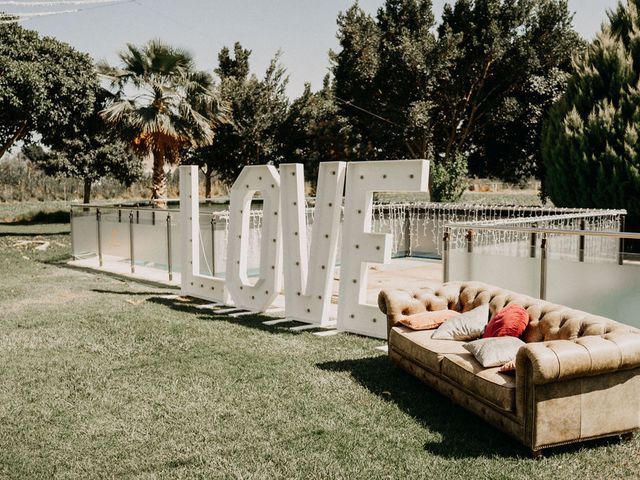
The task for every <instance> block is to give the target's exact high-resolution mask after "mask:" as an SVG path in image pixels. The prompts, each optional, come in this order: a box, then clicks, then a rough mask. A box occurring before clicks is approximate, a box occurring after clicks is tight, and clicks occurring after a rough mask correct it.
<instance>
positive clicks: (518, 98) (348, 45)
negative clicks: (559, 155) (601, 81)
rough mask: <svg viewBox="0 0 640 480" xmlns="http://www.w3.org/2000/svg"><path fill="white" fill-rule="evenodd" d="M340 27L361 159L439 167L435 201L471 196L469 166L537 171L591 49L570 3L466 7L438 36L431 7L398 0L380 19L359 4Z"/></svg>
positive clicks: (516, 1)
mask: <svg viewBox="0 0 640 480" xmlns="http://www.w3.org/2000/svg"><path fill="white" fill-rule="evenodd" d="M338 24H339V34H338V38H339V41H340V47H341V50H340V51H339V52H338V53H334V54H333V55H332V58H333V73H334V76H335V82H336V88H335V90H336V94H335V96H336V99H337V100H338V102H339V104H340V113H341V115H343V116H344V117H345V118H346V119H347V121H348V122H349V124H350V125H351V127H352V132H353V134H352V137H351V139H350V144H351V145H352V146H353V148H352V150H353V153H354V156H355V157H356V158H362V159H365V158H407V157H412V158H429V159H431V160H433V162H432V176H431V183H432V185H431V194H432V198H434V200H456V199H457V198H459V197H460V195H462V193H463V191H464V178H465V176H466V173H467V161H468V160H469V159H470V160H471V161H472V164H473V165H474V166H475V165H477V164H478V165H482V162H484V170H492V171H501V168H500V167H498V168H494V167H493V165H494V164H496V163H499V162H502V163H504V162H506V161H508V162H511V164H512V165H513V164H515V165H519V164H520V162H522V161H523V158H524V159H525V160H526V161H528V162H529V163H531V161H532V158H534V153H532V152H535V151H537V146H538V142H539V130H540V127H539V123H540V122H539V121H540V118H541V117H542V115H543V114H544V112H545V111H546V108H548V106H549V104H550V103H551V101H552V100H553V98H555V97H556V96H557V95H558V92H559V90H561V89H562V86H563V81H564V80H566V76H563V75H562V73H561V72H563V71H564V70H563V68H564V69H568V68H569V58H570V54H571V52H572V51H573V50H575V48H577V46H579V45H580V41H579V37H578V36H577V34H576V33H575V32H574V31H573V30H572V29H571V16H570V14H569V12H568V8H567V3H566V0H511V1H505V0H456V2H455V3H454V5H453V6H446V7H445V10H444V13H443V18H442V22H441V23H440V24H439V25H438V26H437V29H436V25H435V21H434V18H433V15H432V13H431V1H430V0H387V1H386V2H385V4H384V6H383V7H382V8H380V10H379V11H378V13H377V16H376V18H375V19H374V18H372V17H370V16H369V15H366V14H365V13H364V12H363V11H362V10H361V9H360V7H359V6H358V5H357V4H356V5H354V6H353V7H351V8H350V9H349V10H348V11H347V12H346V13H345V14H342V15H340V17H339V18H338ZM434 30H437V35H436V34H434V33H433V32H434ZM524 118H527V119H530V121H529V123H528V124H526V125H525V126H521V125H520V124H519V122H521V121H522V120H523V119H524ZM496 131H501V132H502V133H503V134H504V135H505V139H508V140H505V141H504V142H502V143H497V142H496V141H495V140H494V139H495V135H496ZM497 145H499V146H500V147H501V148H500V150H498V155H496V156H493V152H492V151H490V150H489V149H490V148H491V147H495V146H497ZM484 159H487V160H484ZM488 165H491V169H490V168H487V166H488ZM534 168H535V167H534ZM531 169H532V168H530V167H527V168H520V170H519V171H522V172H528V171H530V170H531ZM511 170H512V169H511V168H509V167H504V168H502V173H503V174H504V173H506V172H510V171H511ZM516 176H517V175H516Z"/></svg>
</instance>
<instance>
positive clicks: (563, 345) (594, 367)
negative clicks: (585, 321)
mask: <svg viewBox="0 0 640 480" xmlns="http://www.w3.org/2000/svg"><path fill="white" fill-rule="evenodd" d="M527 360H528V361H529V362H530V364H531V378H532V381H533V383H534V384H537V385H540V384H545V383H549V382H554V381H557V380H563V379H569V378H576V377H584V376H591V375H599V374H602V373H608V372H614V371H617V370H627V369H631V368H635V367H639V366H640V335H639V334H635V333H627V334H622V333H611V334H605V335H589V336H584V337H580V338H577V339H576V340H552V341H548V342H534V343H528V344H526V345H525V346H523V347H522V348H520V350H519V351H518V356H517V358H516V368H517V370H518V372H523V371H524V370H523V369H524V368H525V367H524V365H525V363H526V361H527Z"/></svg>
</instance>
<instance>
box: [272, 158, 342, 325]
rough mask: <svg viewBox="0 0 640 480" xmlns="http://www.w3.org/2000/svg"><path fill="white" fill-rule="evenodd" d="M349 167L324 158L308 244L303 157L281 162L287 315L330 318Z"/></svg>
mask: <svg viewBox="0 0 640 480" xmlns="http://www.w3.org/2000/svg"><path fill="white" fill-rule="evenodd" d="M345 170H346V163H345V162H325V163H321V164H320V170H319V175H318V186H317V189H316V204H315V210H314V220H313V230H312V234H311V245H310V247H309V246H308V244H307V221H306V215H305V198H304V168H303V166H302V164H300V163H289V164H281V165H280V182H281V205H282V206H281V215H282V235H283V237H282V240H283V250H284V256H283V259H284V262H283V266H284V291H285V314H286V316H287V318H291V319H295V320H300V321H302V322H308V323H313V324H318V325H327V324H329V323H330V319H329V313H330V312H329V308H330V305H331V292H332V287H333V267H334V265H335V262H336V254H337V250H338V233H339V231H340V217H341V214H342V192H343V189H344V180H345ZM308 252H310V253H308Z"/></svg>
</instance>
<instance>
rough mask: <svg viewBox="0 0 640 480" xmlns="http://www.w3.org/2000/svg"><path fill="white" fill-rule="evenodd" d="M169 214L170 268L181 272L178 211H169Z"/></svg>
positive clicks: (180, 235) (180, 240)
mask: <svg viewBox="0 0 640 480" xmlns="http://www.w3.org/2000/svg"><path fill="white" fill-rule="evenodd" d="M169 215H171V270H172V272H174V273H180V272H182V234H181V233H180V226H181V225H180V213H178V212H170V213H169Z"/></svg>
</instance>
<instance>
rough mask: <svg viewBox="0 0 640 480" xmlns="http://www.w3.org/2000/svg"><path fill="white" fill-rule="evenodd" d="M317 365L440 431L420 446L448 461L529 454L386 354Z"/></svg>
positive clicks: (612, 440)
mask: <svg viewBox="0 0 640 480" xmlns="http://www.w3.org/2000/svg"><path fill="white" fill-rule="evenodd" d="M317 366H318V368H320V369H322V370H325V371H330V372H347V373H349V374H350V375H351V377H352V378H353V379H354V380H355V381H356V382H358V383H359V384H360V385H362V386H363V387H365V388H366V389H367V390H369V391H370V392H372V393H374V394H376V395H378V396H380V397H381V398H383V399H384V400H386V401H387V402H391V403H394V404H395V405H397V407H398V408H399V409H400V410H402V411H403V412H405V413H406V414H408V415H410V416H411V417H413V418H414V419H415V420H416V421H418V422H419V423H420V424H421V425H422V426H424V427H426V428H428V429H429V430H430V431H434V432H438V433H439V434H440V435H441V437H442V441H440V442H428V443H426V444H425V445H424V449H425V450H426V451H427V452H429V453H431V454H433V455H437V456H439V457H443V458H449V459H463V458H479V457H485V458H490V457H495V456H498V457H503V458H522V459H527V458H531V452H530V451H529V450H528V449H527V448H525V447H524V446H522V445H521V444H520V443H519V442H517V441H516V440H514V439H512V438H511V437H509V436H508V435H506V434H504V433H502V432H501V431H499V430H497V429H496V428H494V427H493V426H491V425H490V424H488V423H486V422H485V421H484V420H482V419H481V418H480V417H478V416H476V415H475V414H473V413H471V412H468V411H467V410H465V409H464V408H462V407H459V406H457V405H455V404H454V403H453V402H451V400H449V399H448V398H447V397H444V396H443V395H440V394H439V393H438V392H437V391H435V390H433V389H431V388H430V387H428V386H427V385H425V384H424V383H422V382H420V381H419V380H418V379H417V378H415V377H413V376H411V375H409V374H408V373H407V372H405V371H404V370H402V369H400V368H398V367H396V366H395V365H393V364H392V363H391V361H390V360H389V358H388V357H387V356H386V355H381V356H378V357H372V358H361V359H354V360H342V361H335V362H324V363H319V364H317ZM617 443H620V438H619V437H609V438H603V439H597V440H592V441H588V442H583V443H575V444H569V445H564V446H561V447H555V448H550V449H547V450H545V456H552V455H558V454H562V453H574V452H576V451H577V450H579V449H581V448H596V447H601V446H607V445H612V444H613V445H615V444H617Z"/></svg>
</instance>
